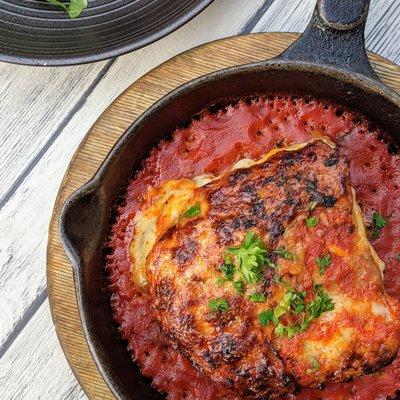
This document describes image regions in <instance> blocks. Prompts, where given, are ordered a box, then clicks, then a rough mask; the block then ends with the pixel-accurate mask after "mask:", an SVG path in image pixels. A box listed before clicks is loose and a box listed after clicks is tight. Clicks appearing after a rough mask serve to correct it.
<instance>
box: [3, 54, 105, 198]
mask: <svg viewBox="0 0 400 400" xmlns="http://www.w3.org/2000/svg"><path fill="white" fill-rule="evenodd" d="M106 64H107V62H101V63H97V64H91V65H83V66H82V65H81V66H75V67H69V68H32V67H28V66H20V65H9V64H5V63H0V98H1V102H0V115H1V118H0V140H1V149H2V155H1V157H0V177H1V185H0V204H1V203H2V198H3V197H4V195H5V194H6V193H7V190H8V189H9V187H10V186H11V185H12V184H13V183H14V182H15V181H16V180H17V179H18V176H19V175H20V174H21V173H23V171H24V169H29V164H30V162H31V161H32V160H33V159H34V158H35V156H36V155H37V154H38V152H39V151H40V149H42V148H43V147H45V146H46V143H47V142H48V141H49V140H50V138H51V136H52V135H54V133H55V132H56V131H57V130H58V129H62V127H63V125H64V124H65V118H67V116H68V113H70V112H71V110H73V108H74V106H75V105H76V104H78V103H79V102H80V101H81V99H82V96H84V95H85V93H86V95H87V93H88V92H90V91H91V85H92V83H93V81H94V80H95V79H96V77H97V76H98V74H99V73H100V71H101V70H102V68H103V67H104V66H105V65H106ZM47 146H48V144H47Z"/></svg>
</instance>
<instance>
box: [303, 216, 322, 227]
mask: <svg viewBox="0 0 400 400" xmlns="http://www.w3.org/2000/svg"><path fill="white" fill-rule="evenodd" d="M318 224H319V219H318V218H317V217H310V218H307V219H306V225H307V228H314V227H316V226H317V225H318Z"/></svg>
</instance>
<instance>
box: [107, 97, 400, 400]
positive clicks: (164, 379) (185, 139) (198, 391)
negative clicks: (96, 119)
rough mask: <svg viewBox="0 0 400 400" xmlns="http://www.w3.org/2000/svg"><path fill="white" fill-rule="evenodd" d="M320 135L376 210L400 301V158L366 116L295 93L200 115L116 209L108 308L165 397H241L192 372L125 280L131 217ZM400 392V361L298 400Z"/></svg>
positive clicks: (366, 206) (147, 165)
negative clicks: (186, 184)
mask: <svg viewBox="0 0 400 400" xmlns="http://www.w3.org/2000/svg"><path fill="white" fill-rule="evenodd" d="M313 131H319V132H321V133H323V134H324V135H327V136H329V137H330V138H331V139H332V140H333V141H334V142H335V143H337V145H338V147H339V149H340V151H341V152H342V153H343V154H345V155H346V156H347V158H348V160H349V162H350V174H351V181H352V184H353V186H354V188H355V190H356V194H357V200H358V203H359V204H360V206H361V208H362V211H363V216H364V220H365V221H366V223H367V225H368V224H370V223H371V219H372V214H373V213H374V211H378V212H379V213H380V214H381V215H382V216H384V218H385V219H386V220H387V221H388V224H387V226H386V227H385V228H384V229H382V231H381V233H380V236H379V238H377V239H376V240H374V241H373V246H374V248H375V249H376V251H377V252H378V254H379V256H380V257H381V258H382V259H383V261H384V262H385V264H386V267H385V272H384V284H385V288H386V291H387V292H388V293H389V294H390V295H392V296H395V297H398V298H400V259H399V258H400V256H399V253H400V156H399V154H398V149H397V148H396V146H395V145H394V144H393V143H389V141H388V139H387V136H386V135H385V133H384V132H382V131H381V130H380V129H379V128H377V127H374V126H372V125H371V124H370V123H369V122H368V121H367V120H366V119H365V118H364V117H362V116H360V115H358V114H356V113H353V112H351V111H349V110H346V109H343V108H342V107H340V106H337V105H334V104H331V103H329V102H324V101H319V100H313V99H308V98H300V97H291V96H270V97H269V96H268V97H261V98H257V99H253V100H248V101H240V102H238V103H237V104H234V105H231V106H228V107H226V108H225V109H222V110H219V111H217V112H210V111H204V112H203V113H202V114H201V115H200V116H197V117H195V118H194V119H193V121H192V122H191V124H190V126H188V127H186V128H182V129H177V130H176V131H175V132H174V134H173V136H172V139H171V140H165V141H162V142H161V143H160V144H159V145H158V146H157V147H156V148H154V149H153V150H152V152H151V153H150V155H149V157H148V158H147V160H146V161H145V162H144V164H143V168H142V169H141V170H140V171H139V172H138V173H137V174H136V176H135V177H134V179H132V180H131V182H130V183H129V184H128V187H127V189H126V193H125V195H124V197H123V201H122V202H121V204H119V205H118V206H117V207H116V215H117V217H116V220H115V223H114V224H113V226H112V227H111V231H110V236H109V242H108V243H107V247H108V249H107V250H108V256H107V263H106V269H107V273H108V278H109V286H110V290H111V292H112V297H111V304H112V309H113V313H114V317H115V321H116V322H117V324H118V325H119V327H120V332H121V335H122V336H123V338H124V339H125V340H127V342H128V348H129V350H130V352H131V354H132V357H133V359H134V360H135V362H137V363H138V364H139V365H140V367H141V371H142V373H143V375H145V376H147V377H150V378H152V380H153V385H154V386H155V387H156V388H157V389H158V390H159V391H161V392H164V393H166V394H167V397H168V399H171V400H180V399H202V400H212V399H227V400H231V399H232V400H234V399H237V396H235V394H234V393H232V392H230V391H229V389H226V388H225V387H222V386H219V385H217V384H216V383H214V382H212V381H211V380H210V379H209V378H207V377H206V376H204V375H202V374H201V373H200V372H199V371H197V370H196V369H195V368H194V367H193V366H192V365H191V363H190V362H189V360H188V359H187V358H185V357H184V356H183V355H181V354H180V353H179V352H178V351H177V350H175V349H174V348H172V347H171V346H170V345H169V344H168V341H167V339H166V337H165V336H164V335H163V332H162V331H161V330H160V328H159V325H158V324H157V322H156V320H155V318H154V316H153V314H152V310H151V305H150V301H149V300H148V299H147V298H146V297H145V296H144V295H142V294H141V293H140V292H139V291H138V290H136V288H135V286H134V284H133V282H132V280H131V274H130V260H129V257H128V251H127V249H128V246H129V242H130V239H131V235H132V219H133V217H134V215H135V213H136V212H137V210H138V208H139V206H140V202H141V199H142V196H143V194H144V193H145V192H146V191H147V190H148V188H149V187H150V186H157V185H160V184H161V183H163V182H165V181H167V180H169V179H179V178H182V177H193V176H195V175H199V174H202V173H204V172H210V173H213V174H221V173H223V172H225V171H227V170H229V169H230V168H231V166H232V165H233V164H234V163H235V162H236V161H238V160H240V159H242V158H253V159H257V158H260V157H261V156H262V155H263V154H265V153H267V152H268V151H269V150H271V149H272V148H273V147H281V146H287V145H290V144H292V143H295V142H304V141H307V140H310V139H311V133H312V132H313ZM399 389H400V355H398V357H397V358H396V360H395V361H394V362H393V363H392V364H391V365H390V366H387V367H385V368H383V369H381V370H380V371H379V372H377V373H374V374H370V375H366V376H363V377H361V378H357V379H356V380H354V381H353V382H349V383H340V384H330V385H328V386H327V387H326V388H325V389H323V390H317V389H304V390H303V391H302V392H301V393H300V394H299V395H296V396H294V395H291V396H289V397H288V399H295V400H317V399H324V400H339V399H346V400H358V399H362V400H382V399H386V398H392V397H394V396H395V395H396V391H397V390H399Z"/></svg>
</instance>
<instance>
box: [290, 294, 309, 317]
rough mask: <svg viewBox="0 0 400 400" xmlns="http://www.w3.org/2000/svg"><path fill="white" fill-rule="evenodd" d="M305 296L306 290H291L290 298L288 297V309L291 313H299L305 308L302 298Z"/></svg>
mask: <svg viewBox="0 0 400 400" xmlns="http://www.w3.org/2000/svg"><path fill="white" fill-rule="evenodd" d="M305 298H306V292H304V291H303V292H298V291H297V290H293V291H292V298H291V299H290V310H291V312H292V313H293V314H295V315H299V314H301V313H302V312H303V311H305V309H306V304H305V301H304V299H305Z"/></svg>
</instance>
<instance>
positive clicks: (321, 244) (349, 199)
mask: <svg viewBox="0 0 400 400" xmlns="http://www.w3.org/2000/svg"><path fill="white" fill-rule="evenodd" d="M133 229H134V230H133V236H132V240H131V242H130V245H129V256H130V260H131V263H132V265H131V277H132V280H133V282H134V283H135V285H136V287H137V288H138V289H139V290H140V291H141V292H142V294H143V295H144V296H145V297H147V298H148V299H150V301H151V303H152V308H153V312H154V316H155V318H156V320H157V321H158V324H159V326H160V329H161V330H162V331H163V332H164V333H165V335H166V336H167V337H168V343H169V344H170V345H171V346H172V347H173V348H175V349H177V350H178V351H179V352H180V353H181V354H183V355H184V356H185V357H187V358H188V359H190V361H191V363H192V364H193V365H194V366H195V367H196V368H197V369H198V370H199V371H201V373H202V374H205V375H206V376H208V377H209V378H210V379H211V380H212V381H214V382H216V383H218V384H221V385H223V386H225V387H227V388H229V389H232V390H233V391H234V392H235V393H237V394H239V396H240V397H241V398H245V397H249V398H274V397H278V396H280V395H284V394H289V393H297V392H298V391H299V390H300V389H301V388H305V387H311V388H312V387H314V388H323V387H324V386H325V385H326V384H327V383H332V382H343V381H348V380H351V379H353V378H355V377H358V376H361V375H365V374H369V373H372V372H374V371H377V370H379V369H380V368H382V367H383V366H385V365H387V364H389V363H391V362H392V360H393V359H394V358H395V357H396V354H397V351H398V347H399V340H400V324H399V305H398V302H397V300H395V299H394V298H392V297H390V296H388V295H387V294H386V293H385V291H384V288H383V283H382V271H383V268H384V264H383V262H382V261H381V260H380V258H379V257H378V255H377V254H376V252H375V250H374V249H373V248H372V246H371V245H370V243H369V241H368V238H367V234H366V230H365V226H364V223H363V219H362V215H361V211H360V208H359V206H358V204H357V202H356V197H355V192H354V190H353V188H352V186H351V183H350V177H349V166H348V162H347V159H346V158H345V157H344V156H343V155H342V154H341V153H340V152H339V151H338V149H337V148H336V147H335V146H334V145H333V143H332V142H330V140H329V139H326V138H317V139H313V140H311V141H308V142H304V143H300V144H294V145H291V146H287V147H283V148H275V149H274V150H272V151H270V152H268V153H267V154H266V155H265V156H263V157H262V158H261V159H259V160H258V161H253V160H250V159H244V160H242V161H240V162H239V163H237V164H236V165H234V167H233V168H232V169H231V170H230V171H229V172H226V173H225V174H222V175H219V176H214V175H211V174H205V175H201V176H197V177H195V178H192V179H191V178H181V179H174V180H169V181H167V182H165V183H164V184H162V185H160V186H158V187H154V188H152V189H150V190H149V191H148V192H147V193H146V194H145V195H144V200H143V202H142V205H141V208H140V211H139V212H138V213H137V214H136V216H135V219H134V228H133Z"/></svg>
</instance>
